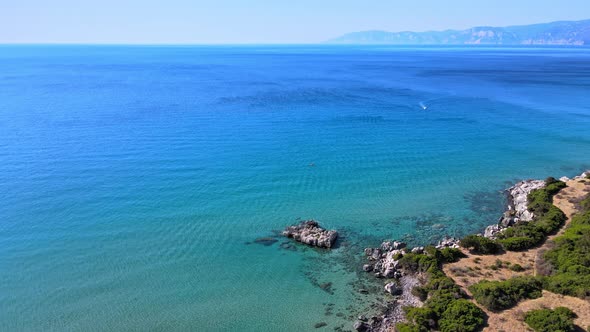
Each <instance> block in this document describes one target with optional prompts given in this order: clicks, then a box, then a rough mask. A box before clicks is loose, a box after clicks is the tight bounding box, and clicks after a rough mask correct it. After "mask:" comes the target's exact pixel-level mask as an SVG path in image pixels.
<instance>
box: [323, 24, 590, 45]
mask: <svg viewBox="0 0 590 332" xmlns="http://www.w3.org/2000/svg"><path fill="white" fill-rule="evenodd" d="M327 43H331V44H392V45H470V44H482V45H590V20H583V21H560V22H551V23H542V24H532V25H518V26H509V27H485V26H482V27H473V28H471V29H467V30H445V31H427V32H412V31H402V32H387V31H378V30H374V31H361V32H352V33H348V34H345V35H343V36H341V37H338V38H335V39H332V40H329V41H327Z"/></svg>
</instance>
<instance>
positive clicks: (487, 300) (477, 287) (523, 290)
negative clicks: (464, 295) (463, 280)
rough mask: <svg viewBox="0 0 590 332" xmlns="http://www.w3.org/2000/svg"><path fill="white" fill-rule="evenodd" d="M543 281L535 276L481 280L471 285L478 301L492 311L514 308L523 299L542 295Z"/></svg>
mask: <svg viewBox="0 0 590 332" xmlns="http://www.w3.org/2000/svg"><path fill="white" fill-rule="evenodd" d="M542 286H543V284H542V282H541V281H540V280H539V279H537V278H534V277H516V278H512V279H508V280H506V281H480V282H478V283H476V284H474V285H471V286H470V287H469V290H470V291H471V293H472V294H473V297H474V298H475V300H476V301H477V303H479V304H481V305H483V306H485V307H486V308H488V309H489V310H492V311H500V310H505V309H509V308H512V307H513V306H515V305H516V304H517V303H518V301H520V300H523V299H536V298H538V297H541V289H542Z"/></svg>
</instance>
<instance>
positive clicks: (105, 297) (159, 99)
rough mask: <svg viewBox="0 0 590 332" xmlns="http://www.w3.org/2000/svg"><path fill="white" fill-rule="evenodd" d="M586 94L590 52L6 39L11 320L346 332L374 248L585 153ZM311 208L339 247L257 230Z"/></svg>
mask: <svg viewBox="0 0 590 332" xmlns="http://www.w3.org/2000/svg"><path fill="white" fill-rule="evenodd" d="M589 88H590V49H588V48H544V49H543V48H516V49H508V48H469V49H465V48H389V47H356V48H353V47H335V46H330V47H327V46H281V47H270V46H248V47H141V46H135V47H125V46H0V257H1V258H0V330H2V331H92V330H96V331H104V330H127V331H132V330H135V331H146V330H150V331H161V330H194V331H307V330H315V329H314V324H315V323H318V322H326V323H327V324H328V325H327V326H326V327H324V328H322V329H321V330H333V329H334V328H335V327H339V326H342V327H343V328H344V329H350V327H351V319H352V318H353V317H356V315H358V314H359V313H362V312H365V311H369V312H370V311H371V310H373V309H375V308H372V307H371V305H374V304H375V303H379V301H381V300H382V297H383V295H382V294H381V293H382V292H381V287H382V284H381V282H380V281H374V280H372V279H371V278H368V277H367V276H365V275H363V274H362V273H359V272H358V270H359V269H360V267H361V265H360V264H362V260H361V257H360V256H359V254H360V253H361V251H362V248H363V247H364V246H369V245H377V244H378V243H379V242H380V240H382V239H387V238H391V239H404V240H406V241H409V242H410V243H413V244H423V243H428V242H432V241H436V240H438V239H439V238H440V237H442V236H443V235H445V234H449V235H456V236H459V235H462V234H465V233H468V232H475V231H479V230H481V229H482V228H483V227H485V225H487V224H490V223H493V222H494V221H495V220H496V219H497V218H498V216H499V214H500V213H501V211H502V208H503V196H502V193H501V190H502V189H504V188H505V187H507V186H508V185H510V183H512V182H514V181H516V180H518V179H523V178H545V177H546V176H549V175H553V176H562V175H568V176H571V175H575V174H576V173H579V172H580V171H581V170H583V169H585V168H589V167H590V158H589V156H590V154H589V153H588V152H589V151H590V130H588V128H589V125H590V93H589V91H590V89H589ZM422 106H425V107H426V110H424V109H423V107H422ZM306 218H315V219H317V220H319V221H320V223H321V224H322V225H324V226H326V227H329V228H334V229H338V230H340V231H341V232H342V235H343V237H342V240H341V241H340V242H339V245H338V248H336V249H334V250H332V251H330V252H326V251H319V250H314V249H309V248H305V247H303V246H295V250H293V249H292V248H291V249H289V248H284V247H281V243H283V242H284V239H280V238H279V241H278V242H277V243H274V244H272V245H269V246H265V245H262V244H259V243H255V242H253V241H254V240H255V239H257V238H259V237H266V236H273V235H275V234H276V231H277V230H280V229H282V228H283V227H284V226H286V225H288V224H291V223H295V222H296V221H297V220H299V219H306ZM328 283H331V284H328ZM322 286H323V287H322ZM361 288H365V289H370V290H376V293H377V294H378V295H374V294H368V295H365V294H361V293H359V292H358V290H359V289H361Z"/></svg>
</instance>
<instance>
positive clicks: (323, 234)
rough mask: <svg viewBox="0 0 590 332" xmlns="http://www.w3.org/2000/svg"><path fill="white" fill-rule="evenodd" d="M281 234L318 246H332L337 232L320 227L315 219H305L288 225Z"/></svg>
mask: <svg viewBox="0 0 590 332" xmlns="http://www.w3.org/2000/svg"><path fill="white" fill-rule="evenodd" d="M283 235H284V236H286V237H290V238H293V239H294V240H295V241H299V242H301V243H305V244H308V245H310V246H315V247H320V248H332V245H333V244H334V242H335V241H336V239H337V238H338V232H336V231H335V230H326V229H323V228H321V227H320V226H319V224H318V222H317V221H315V220H307V221H303V222H301V223H300V224H298V225H294V226H289V227H287V228H286V229H285V230H284V231H283Z"/></svg>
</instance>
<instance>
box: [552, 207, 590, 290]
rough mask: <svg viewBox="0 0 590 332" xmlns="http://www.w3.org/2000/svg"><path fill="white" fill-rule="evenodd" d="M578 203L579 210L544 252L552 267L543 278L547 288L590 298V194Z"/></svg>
mask: <svg viewBox="0 0 590 332" xmlns="http://www.w3.org/2000/svg"><path fill="white" fill-rule="evenodd" d="M579 205H580V208H581V212H580V213H578V214H577V215H575V216H573V217H572V220H571V223H570V225H569V226H568V227H567V228H566V230H565V232H564V234H563V235H560V236H558V237H557V238H555V240H554V247H553V248H552V249H551V250H549V251H547V252H546V253H545V259H546V260H547V262H548V263H549V265H550V269H551V271H550V272H549V273H546V274H548V275H547V276H545V277H544V278H543V281H544V287H545V288H546V289H547V290H549V291H552V292H555V293H559V294H563V295H571V296H576V297H580V298H590V196H588V197H586V198H585V199H584V200H583V201H582V202H580V204H579ZM544 272H546V271H544Z"/></svg>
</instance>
